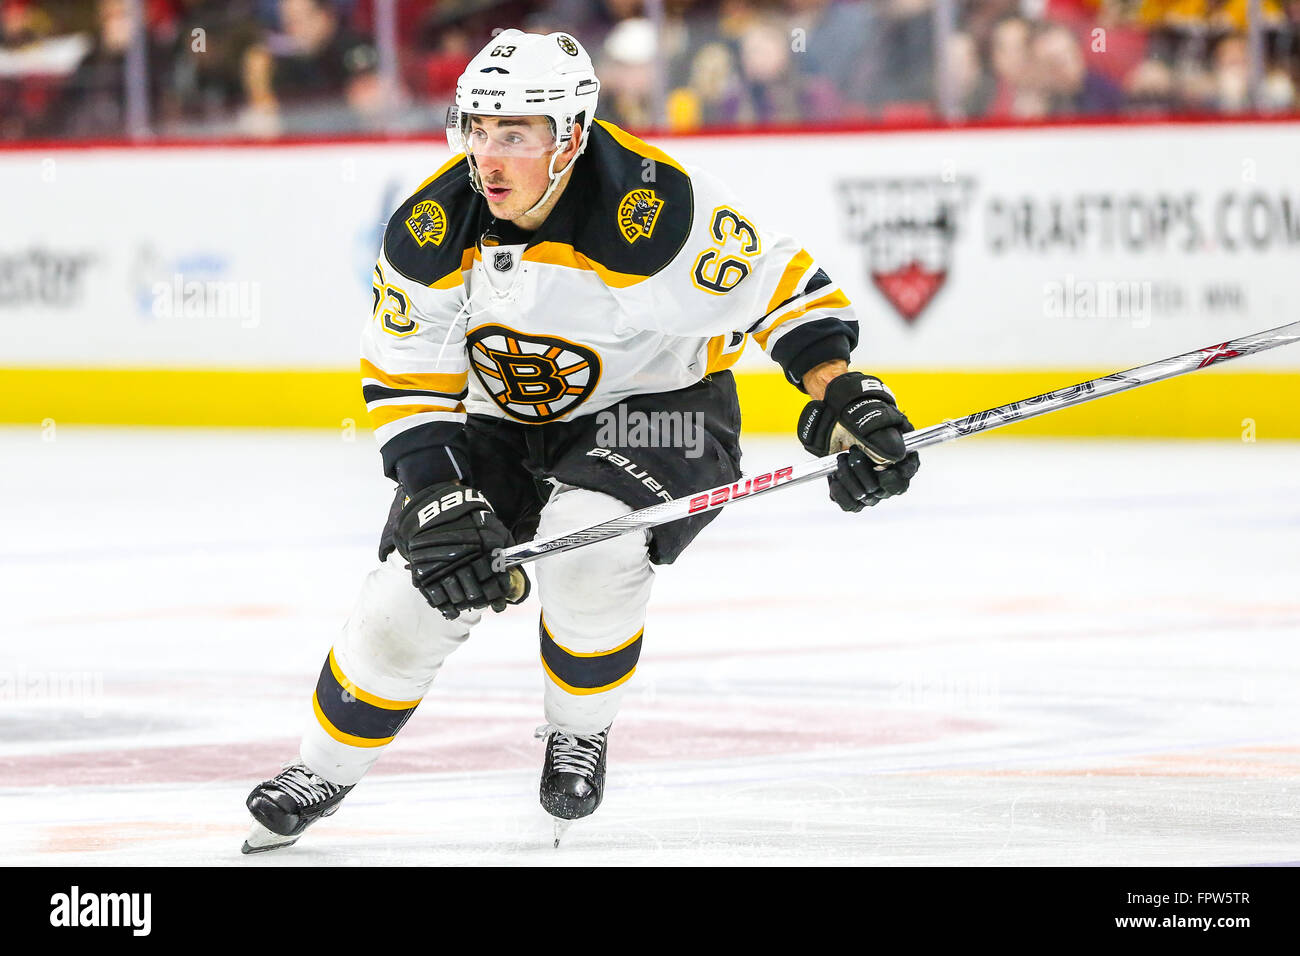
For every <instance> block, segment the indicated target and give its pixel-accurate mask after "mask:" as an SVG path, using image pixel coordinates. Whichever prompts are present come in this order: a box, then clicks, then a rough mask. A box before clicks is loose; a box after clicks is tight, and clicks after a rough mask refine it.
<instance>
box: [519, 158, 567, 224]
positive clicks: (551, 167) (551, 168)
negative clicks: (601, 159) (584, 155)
mask: <svg viewBox="0 0 1300 956" xmlns="http://www.w3.org/2000/svg"><path fill="white" fill-rule="evenodd" d="M581 152H582V150H581V149H579V150H578V152H576V153H574V154H573V159H571V160H569V162H568V165H566V166H565V167H564V168H563V169H561V170H560V171H559V172H556V170H555V160H556V158H557V157H558V156H559V155H560V148H559V147H558V146H557V147H556V149H555V152H553V153H551V161H550V162H549V163H547V164H546V176H547V178H548V179H549V180H550V182H549V184H548V185H547V187H546V192H544V193H542V198H541V199H539V200H537V202H535V203H533V207H532V208H531V209H529V210H528V211H527V212H525V213H524V214H523V215H525V216H531V215H532V214H533V213H535V212H537V210H539V209H541V208H542V206H544V205H545V204H546V200H548V199H550V198H551V193H553V192H555V187H556V186H558V185H559V184H560V180H561V179H563V178H564V174H565V173H567V172H568V171H569V169H570V168H572V166H573V164H574V163H576V162H577V161H578V154H579V153H581Z"/></svg>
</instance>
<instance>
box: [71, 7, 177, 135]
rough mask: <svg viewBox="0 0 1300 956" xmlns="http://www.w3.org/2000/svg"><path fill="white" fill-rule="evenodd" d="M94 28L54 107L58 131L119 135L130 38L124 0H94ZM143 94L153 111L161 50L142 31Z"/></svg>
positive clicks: (122, 132)
mask: <svg viewBox="0 0 1300 956" xmlns="http://www.w3.org/2000/svg"><path fill="white" fill-rule="evenodd" d="M96 15H97V24H96V27H97V32H96V35H95V39H94V43H93V45H92V47H91V50H90V53H89V54H87V56H86V58H85V59H84V60H82V61H81V65H80V66H78V67H77V71H76V72H75V73H74V74H73V75H72V77H71V79H69V80H68V83H67V85H66V86H65V87H64V90H63V94H62V96H61V97H60V102H59V105H58V106H57V107H56V108H55V111H56V115H57V116H58V117H59V126H60V132H61V133H62V134H63V135H65V136H74V137H120V136H124V135H126V133H127V128H126V122H127V115H126V56H127V48H128V47H129V46H130V43H131V18H130V11H129V10H128V9H127V5H126V0H99V2H98V4H97V5H96ZM145 42H146V56H147V60H148V63H147V67H146V68H147V70H148V76H149V80H150V82H149V87H148V94H149V97H150V107H151V111H152V112H157V107H158V103H159V99H160V97H159V90H160V88H161V84H160V82H159V77H160V76H161V75H162V72H163V70H164V69H165V67H166V65H167V54H166V52H165V51H164V50H162V49H161V48H160V47H159V46H158V45H157V44H156V43H154V42H153V40H152V38H150V37H147V36H146V41H145Z"/></svg>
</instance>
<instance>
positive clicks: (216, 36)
mask: <svg viewBox="0 0 1300 956" xmlns="http://www.w3.org/2000/svg"><path fill="white" fill-rule="evenodd" d="M178 14H179V15H178V17H177V22H176V36H175V40H174V41H173V42H174V46H173V52H172V62H171V68H170V71H169V72H170V82H169V84H168V85H169V87H170V90H169V93H170V97H169V99H170V104H169V105H170V110H169V112H170V113H172V114H173V116H174V117H182V118H186V119H193V120H203V119H213V120H218V119H223V118H225V117H227V116H229V115H230V114H231V113H233V111H234V110H236V109H237V108H238V107H240V106H242V105H243V102H244V79H243V62H244V57H245V55H246V54H247V52H248V50H249V49H250V48H251V47H252V46H254V45H255V44H257V43H258V42H260V41H261V38H262V32H263V31H262V28H261V26H260V25H259V24H258V22H257V20H256V19H255V17H254V4H253V0H180V2H179V10H178Z"/></svg>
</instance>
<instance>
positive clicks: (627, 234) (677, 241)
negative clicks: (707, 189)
mask: <svg viewBox="0 0 1300 956" xmlns="http://www.w3.org/2000/svg"><path fill="white" fill-rule="evenodd" d="M588 157H589V166H588V169H589V170H590V173H589V175H590V179H589V181H588V183H587V184H586V188H587V189H588V190H589V192H587V195H588V196H590V206H589V208H590V209H591V210H592V212H591V213H590V214H589V215H587V216H585V217H584V219H583V222H582V225H581V227H580V228H579V230H578V234H577V235H576V236H575V237H574V250H575V252H577V253H579V254H581V255H582V256H584V257H586V258H587V259H589V260H591V261H592V262H594V263H599V264H600V266H601V267H602V268H604V269H605V270H607V271H609V272H612V273H618V274H621V275H624V276H626V277H627V278H628V279H631V280H632V282H636V281H639V280H640V279H645V278H649V277H650V276H652V275H655V274H656V273H658V272H660V271H661V270H663V269H664V268H665V267H667V265H668V264H669V263H670V262H672V261H673V259H675V258H676V257H677V254H678V253H679V252H681V250H682V247H683V246H684V245H685V244H686V239H687V237H688V236H689V235H690V233H691V225H692V223H693V222H694V216H695V210H694V206H695V194H694V190H693V188H692V186H691V178H690V176H689V175H687V173H686V170H685V169H684V168H682V166H681V164H680V163H678V162H677V161H676V160H675V159H673V158H672V157H671V156H669V155H668V154H667V153H665V152H664V151H663V150H661V149H659V148H658V147H655V146H651V145H650V144H649V143H646V142H644V141H643V140H640V139H637V137H635V136H633V135H632V134H630V133H627V132H625V131H624V130H621V129H619V128H618V127H617V126H614V125H613V124H612V123H607V122H605V121H604V120H597V121H596V122H595V124H594V125H593V126H592V128H591V139H590V140H589V141H588V144H587V152H586V155H585V157H584V158H588Z"/></svg>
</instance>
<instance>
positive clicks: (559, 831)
mask: <svg viewBox="0 0 1300 956" xmlns="http://www.w3.org/2000/svg"><path fill="white" fill-rule="evenodd" d="M571 826H573V821H572V820H560V819H558V818H557V819H556V821H555V844H554V846H555V848H556V849H557V850H558V849H559V848H560V841H561V840H562V839H564V834H566V833H568V832H569V827H571Z"/></svg>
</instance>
